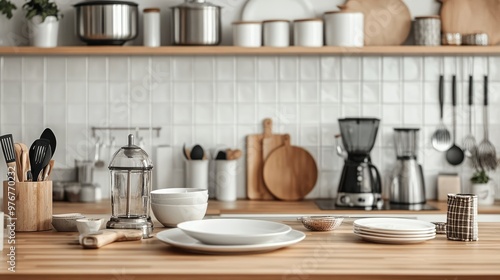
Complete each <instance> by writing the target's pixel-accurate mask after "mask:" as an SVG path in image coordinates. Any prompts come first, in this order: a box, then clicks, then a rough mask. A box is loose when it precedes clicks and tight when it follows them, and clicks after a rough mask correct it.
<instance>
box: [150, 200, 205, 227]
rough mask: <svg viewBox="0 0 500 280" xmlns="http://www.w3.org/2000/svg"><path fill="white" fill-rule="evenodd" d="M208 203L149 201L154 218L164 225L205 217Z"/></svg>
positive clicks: (172, 225)
mask: <svg viewBox="0 0 500 280" xmlns="http://www.w3.org/2000/svg"><path fill="white" fill-rule="evenodd" d="M207 206H208V203H203V204H195V205H163V204H155V203H151V209H152V210H153V213H154V215H155V217H156V219H157V220H158V221H159V222H160V223H161V224H162V225H164V226H166V227H176V226H177V224H179V223H182V222H186V221H196V220H201V219H203V217H205V213H206V212H207Z"/></svg>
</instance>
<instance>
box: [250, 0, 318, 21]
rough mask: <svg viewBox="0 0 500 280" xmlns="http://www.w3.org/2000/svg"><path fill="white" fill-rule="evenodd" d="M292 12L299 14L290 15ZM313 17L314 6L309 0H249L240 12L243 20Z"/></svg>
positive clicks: (314, 15)
mask: <svg viewBox="0 0 500 280" xmlns="http://www.w3.org/2000/svg"><path fill="white" fill-rule="evenodd" d="M295 7H297V9H295ZM299 8H300V9H299ZM292 14H300V16H291V15H292ZM315 17H316V14H315V12H314V7H313V6H312V4H311V2H310V1H309V0H249V1H248V2H247V3H246V4H245V6H244V7H243V12H242V13H241V20H243V21H262V20H273V19H286V20H290V21H291V20H296V19H305V18H315Z"/></svg>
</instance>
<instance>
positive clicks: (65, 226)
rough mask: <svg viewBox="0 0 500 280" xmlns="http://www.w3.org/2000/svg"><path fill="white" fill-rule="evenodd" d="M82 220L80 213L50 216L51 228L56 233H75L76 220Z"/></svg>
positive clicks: (76, 229)
mask: <svg viewBox="0 0 500 280" xmlns="http://www.w3.org/2000/svg"><path fill="white" fill-rule="evenodd" d="M83 218H85V216H83V215H82V214H80V213H69V214H57V215H52V226H53V227H54V229H55V230H57V231H64V232H75V231H78V228H77V226H76V220H78V219H83Z"/></svg>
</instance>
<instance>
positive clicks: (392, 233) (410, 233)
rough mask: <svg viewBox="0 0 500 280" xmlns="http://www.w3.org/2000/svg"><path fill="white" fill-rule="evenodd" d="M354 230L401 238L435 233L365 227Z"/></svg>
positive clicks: (433, 231) (432, 231)
mask: <svg viewBox="0 0 500 280" xmlns="http://www.w3.org/2000/svg"><path fill="white" fill-rule="evenodd" d="M353 229H354V230H361V231H363V232H366V233H377V234H388V235H398V236H401V237H404V236H407V235H419V234H431V233H435V232H436V230H435V229H430V230H421V231H394V230H382V229H369V228H363V227H357V226H354V227H353Z"/></svg>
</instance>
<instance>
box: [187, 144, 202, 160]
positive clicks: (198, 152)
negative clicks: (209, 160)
mask: <svg viewBox="0 0 500 280" xmlns="http://www.w3.org/2000/svg"><path fill="white" fill-rule="evenodd" d="M204 156H205V151H204V150H203V148H202V147H201V146H200V145H195V146H194V147H193V149H191V156H190V157H191V160H202V159H203V157H204Z"/></svg>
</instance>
